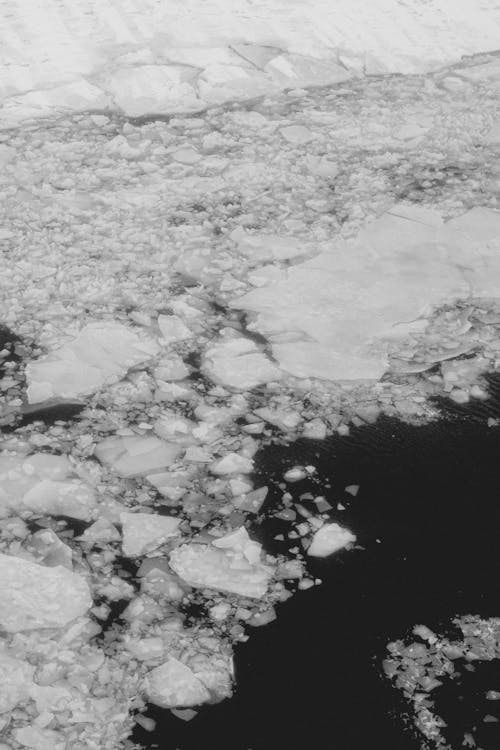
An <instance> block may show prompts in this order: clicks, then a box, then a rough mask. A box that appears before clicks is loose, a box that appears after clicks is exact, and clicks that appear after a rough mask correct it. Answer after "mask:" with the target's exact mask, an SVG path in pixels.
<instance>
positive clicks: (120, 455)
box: [94, 435, 182, 477]
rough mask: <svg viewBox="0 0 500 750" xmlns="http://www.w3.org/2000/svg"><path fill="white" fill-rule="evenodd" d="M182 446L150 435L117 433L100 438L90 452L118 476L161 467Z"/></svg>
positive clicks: (164, 466) (168, 463) (133, 475)
mask: <svg viewBox="0 0 500 750" xmlns="http://www.w3.org/2000/svg"><path fill="white" fill-rule="evenodd" d="M181 452H182V446H180V445H175V444H173V443H166V442H165V441H164V440H160V438H157V437H154V436H150V437H143V436H142V435H137V436H132V435H130V436H123V437H122V436H118V437H109V438H105V440H102V441H101V442H100V443H99V444H98V445H96V447H95V449H94V455H95V456H96V458H98V459H99V461H101V462H102V463H104V464H107V465H108V466H110V467H111V468H112V469H113V470H114V471H116V473H117V474H119V475H120V476H121V477H135V476H140V475H141V474H149V473H150V472H153V471H158V470H160V469H164V468H166V467H168V466H170V465H171V464H173V463H174V461H175V460H176V458H177V457H178V456H179V454H180V453H181Z"/></svg>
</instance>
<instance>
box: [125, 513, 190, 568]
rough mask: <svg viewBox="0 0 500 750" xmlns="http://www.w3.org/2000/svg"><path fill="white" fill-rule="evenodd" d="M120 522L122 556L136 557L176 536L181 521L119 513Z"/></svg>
mask: <svg viewBox="0 0 500 750" xmlns="http://www.w3.org/2000/svg"><path fill="white" fill-rule="evenodd" d="M120 521H121V522H122V524H123V543H122V547H123V554H124V555H126V556H127V557H138V556H139V555H143V554H145V552H150V551H151V550H154V549H156V548H157V547H159V546H160V544H162V543H163V542H164V541H165V540H166V539H168V538H169V537H172V536H176V535H177V534H178V533H179V524H180V522H181V519H180V518H170V517H169V516H158V515H156V514H150V513H121V514H120Z"/></svg>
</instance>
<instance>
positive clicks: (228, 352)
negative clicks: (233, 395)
mask: <svg viewBox="0 0 500 750" xmlns="http://www.w3.org/2000/svg"><path fill="white" fill-rule="evenodd" d="M203 369H204V371H205V372H206V374H207V375H208V376H209V377H210V378H211V379H212V380H213V381H214V382H216V383H220V384H221V385H225V386H228V387H229V388H235V389H238V390H248V389H250V388H255V386H257V385H261V384H262V383H269V382H272V381H275V380H280V379H281V378H282V376H283V373H282V371H281V370H280V369H279V368H278V367H276V365H274V364H273V363H272V362H271V360H270V359H269V358H268V357H267V356H266V355H265V354H263V353H262V352H261V351H260V350H259V348H258V346H257V344H256V343H255V342H254V341H252V340H251V339H247V338H243V337H241V338H234V339H226V340H220V341H219V342H217V343H216V344H215V345H213V346H210V347H209V348H208V349H207V350H206V352H205V358H204V365H203Z"/></svg>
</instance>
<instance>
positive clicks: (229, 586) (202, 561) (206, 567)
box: [170, 530, 274, 599]
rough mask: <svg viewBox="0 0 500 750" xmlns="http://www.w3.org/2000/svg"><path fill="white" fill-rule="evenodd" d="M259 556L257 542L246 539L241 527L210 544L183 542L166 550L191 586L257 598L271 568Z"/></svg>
mask: <svg viewBox="0 0 500 750" xmlns="http://www.w3.org/2000/svg"><path fill="white" fill-rule="evenodd" d="M258 553H259V554H258ZM259 557H260V545H259V544H257V542H253V541H252V540H250V539H249V538H248V535H247V534H246V531H245V530H243V533H242V532H241V531H240V533H235V534H231V535H229V536H227V537H226V538H221V539H218V540H216V541H214V542H213V543H212V544H211V545H207V544H197V543H191V544H183V545H181V546H180V547H177V548H176V549H174V550H173V551H172V552H171V553H170V566H171V568H172V569H173V570H174V571H175V573H177V575H178V576H179V577H180V578H182V580H183V581H185V582H186V583H188V584H189V585H190V586H194V587H195V588H208V589H215V590H216V591H226V592H229V593H233V594H239V595H240V596H248V597H250V598H253V599H260V598H262V597H263V596H264V595H265V593H266V591H267V588H268V585H269V581H270V579H271V577H272V575H273V572H274V570H273V568H272V567H271V566H270V565H264V564H263V563H261V562H260V560H259Z"/></svg>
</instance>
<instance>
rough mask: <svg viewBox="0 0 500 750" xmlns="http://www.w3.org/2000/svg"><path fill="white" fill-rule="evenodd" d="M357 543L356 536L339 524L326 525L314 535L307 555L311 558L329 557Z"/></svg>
mask: <svg viewBox="0 0 500 750" xmlns="http://www.w3.org/2000/svg"><path fill="white" fill-rule="evenodd" d="M355 541H356V537H355V536H354V534H353V533H352V532H350V531H349V530H348V529H344V528H342V526H339V525H338V523H329V524H325V526H322V527H321V528H320V529H318V531H317V532H316V533H315V534H314V536H313V540H312V542H311V545H310V546H309V548H308V550H307V554H308V555H309V556H310V557H327V556H328V555H332V554H333V553H334V552H337V551H338V550H339V549H343V548H344V547H347V545H348V544H352V543H353V542H355Z"/></svg>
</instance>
